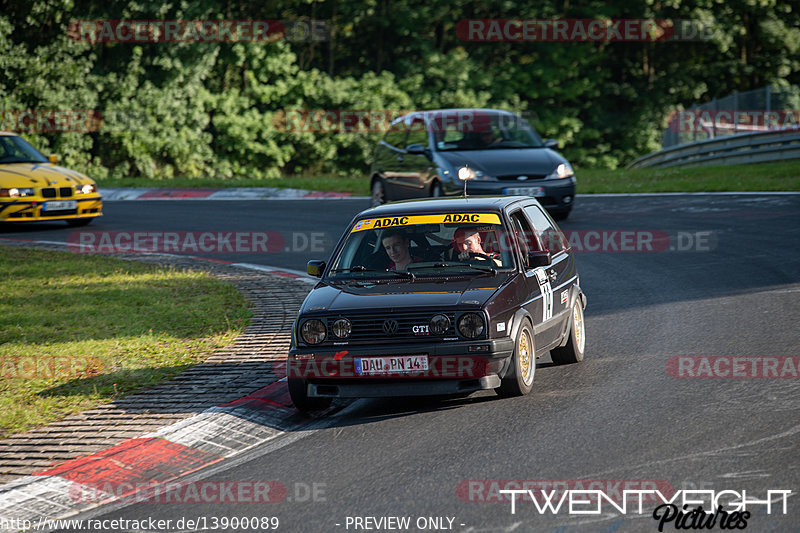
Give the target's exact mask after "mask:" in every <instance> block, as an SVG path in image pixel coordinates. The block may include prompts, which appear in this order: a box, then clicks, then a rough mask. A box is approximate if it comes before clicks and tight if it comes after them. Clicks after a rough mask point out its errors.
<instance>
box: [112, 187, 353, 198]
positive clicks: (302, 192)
mask: <svg viewBox="0 0 800 533" xmlns="http://www.w3.org/2000/svg"><path fill="white" fill-rule="evenodd" d="M100 194H101V195H102V197H103V200H104V201H107V202H118V201H129V200H366V199H368V198H369V197H367V196H353V194H352V193H349V192H325V191H309V190H306V189H281V188H278V187H232V188H228V189H191V188H185V189H178V188H152V189H151V188H141V187H124V188H104V187H100Z"/></svg>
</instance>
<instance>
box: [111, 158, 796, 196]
mask: <svg viewBox="0 0 800 533" xmlns="http://www.w3.org/2000/svg"><path fill="white" fill-rule="evenodd" d="M577 175H578V192H579V193H582V194H590V193H607V192H618V193H633V192H719V191H800V160H796V161H787V162H783V163H764V164H758V165H729V166H716V167H698V168H664V169H649V168H645V169H637V170H626V169H614V170H607V169H591V168H579V169H577ZM99 185H100V188H101V192H102V188H103V187H179V188H183V187H188V188H227V187H280V188H295V189H307V190H314V191H335V192H349V193H352V194H354V195H357V196H369V180H368V179H367V176H366V174H364V175H358V176H353V177H341V176H317V177H315V176H284V177H282V178H276V179H265V180H247V179H214V178H202V179H190V178H175V179H170V180H155V179H140V178H124V179H107V180H102V181H100V182H99Z"/></svg>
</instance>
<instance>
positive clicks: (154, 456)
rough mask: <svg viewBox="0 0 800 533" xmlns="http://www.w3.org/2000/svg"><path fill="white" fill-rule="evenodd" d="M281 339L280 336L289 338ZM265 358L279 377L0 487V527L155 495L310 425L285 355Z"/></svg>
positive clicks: (298, 277) (40, 524)
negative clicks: (294, 394) (297, 401)
mask: <svg viewBox="0 0 800 533" xmlns="http://www.w3.org/2000/svg"><path fill="white" fill-rule="evenodd" d="M4 240H5V241H12V242H13V244H14V245H17V246H20V245H22V246H25V245H38V246H40V247H41V246H42V245H44V246H46V247H66V245H65V244H64V243H55V242H51V241H24V242H19V241H20V240H12V239H0V242H2V241H4ZM129 255H132V256H134V257H127V256H126V257H125V258H129V259H139V260H147V256H150V259H151V260H155V259H157V258H158V259H164V258H166V259H170V260H173V259H176V258H180V259H185V258H186V256H172V255H169V254H129ZM155 256H157V257H155ZM194 259H203V258H194ZM215 263H217V262H216V261H215ZM226 263H227V262H226ZM230 266H232V267H236V268H242V269H248V270H251V271H258V272H266V273H270V274H276V275H279V276H282V277H289V278H291V279H292V280H293V281H287V283H292V282H298V283H301V284H302V286H303V287H306V288H307V287H308V286H309V284H313V283H315V281H314V280H312V279H309V278H308V277H306V276H305V274H303V273H300V272H296V271H287V270H286V269H273V268H271V267H264V266H260V265H248V264H243V263H242V264H230ZM223 268H224V267H223ZM282 283H283V282H282ZM303 290H305V289H303ZM257 319H258V317H257V316H254V317H253V321H252V322H253V323H251V325H250V327H248V330H249V329H250V328H255V329H256V330H257V332H258V331H260V330H259V328H258V324H255V322H256V321H257ZM240 337H241V335H240ZM237 340H238V339H237ZM279 340H283V341H284V342H285V341H286V340H287V339H285V338H284V339H279ZM271 342H272V341H271ZM229 348H230V347H229ZM223 355H224V354H221V355H220V356H216V355H215V356H212V357H211V358H210V359H209V361H212V360H213V359H215V358H216V359H217V362H224V360H225V358H224V357H223ZM267 360H271V361H273V364H272V370H273V372H274V375H275V377H276V378H278V377H280V376H281V375H283V376H284V377H280V379H277V380H276V381H273V382H272V383H270V384H268V385H266V386H264V387H261V388H258V389H256V390H253V391H252V392H250V393H249V394H246V395H245V396H241V397H238V398H237V399H234V400H232V401H227V402H225V403H222V404H220V405H216V406H214V407H211V408H207V409H205V410H203V411H202V412H200V413H198V414H195V415H192V416H189V417H187V418H185V419H183V420H180V421H178V422H176V423H173V424H170V425H165V426H163V427H161V428H158V429H156V430H154V431H148V432H144V433H142V434H141V435H139V436H136V437H133V438H128V439H127V440H123V441H122V442H120V443H119V444H117V445H114V446H111V447H110V448H107V449H104V450H102V451H99V452H95V453H92V454H90V455H83V456H79V457H76V458H74V459H71V460H68V461H66V462H64V463H62V464H59V465H56V466H53V467H49V468H46V469H44V470H42V471H40V472H37V473H34V474H33V475H28V476H25V477H22V478H20V479H17V480H15V481H12V482H11V483H8V484H6V485H3V486H0V530H2V531H18V530H21V529H22V528H17V527H7V526H8V525H9V524H11V525H13V524H17V525H18V524H23V523H25V521H28V523H29V524H34V525H35V526H36V527H37V529H39V530H46V529H48V527H47V522H46V521H47V520H59V519H64V518H69V517H72V516H75V515H77V514H79V513H81V512H84V511H87V510H89V509H92V508H96V507H98V506H100V505H105V504H108V503H113V502H121V501H131V500H132V499H135V498H137V497H138V494H139V493H142V491H145V494H148V492H147V491H150V492H149V494H151V495H152V491H153V490H154V488H155V487H158V486H163V485H164V484H165V483H168V482H174V481H176V480H179V479H184V478H185V476H187V475H189V474H192V473H194V472H197V471H198V470H200V469H202V468H204V467H206V466H208V465H211V464H215V463H219V462H221V461H224V460H226V459H229V458H232V457H234V456H237V455H240V454H242V453H243V452H245V451H247V450H252V449H253V448H255V447H258V446H261V445H263V444H264V443H266V442H269V441H272V440H274V439H276V438H277V437H279V436H281V435H283V434H284V433H285V432H287V431H293V432H294V431H297V430H300V429H303V428H306V427H308V425H309V424H312V423H314V421H315V419H313V418H309V417H307V416H305V415H302V414H300V413H298V412H297V411H296V410H295V409H294V407H293V406H292V404H291V400H290V399H289V396H288V390H287V387H286V378H285V369H284V368H283V365H282V360H283V359H282V357H281V358H276V357H272V358H271V359H270V358H269V357H268V359H267ZM276 363H277V364H276ZM198 366H202V365H198ZM195 368H197V367H195ZM273 379H274V378H273ZM123 400H124V399H123ZM341 407H342V406H341V405H339V404H334V405H333V406H332V407H331V408H329V409H328V410H327V411H325V412H323V413H321V414H320V416H326V415H329V414H332V413H333V412H335V411H338V410H339V409H340V408H341ZM86 495H90V497H86ZM145 500H146V498H145ZM50 528H51V529H52V526H51V527H50Z"/></svg>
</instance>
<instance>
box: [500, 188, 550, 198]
mask: <svg viewBox="0 0 800 533" xmlns="http://www.w3.org/2000/svg"><path fill="white" fill-rule="evenodd" d="M505 192H506V194H509V195H512V196H514V195H520V196H544V187H508V188H507V189H506V191H505Z"/></svg>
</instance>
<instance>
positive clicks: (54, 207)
mask: <svg viewBox="0 0 800 533" xmlns="http://www.w3.org/2000/svg"><path fill="white" fill-rule="evenodd" d="M77 208H78V202H77V200H61V201H57V202H45V203H43V204H42V211H64V210H67V209H77Z"/></svg>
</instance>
